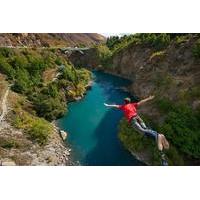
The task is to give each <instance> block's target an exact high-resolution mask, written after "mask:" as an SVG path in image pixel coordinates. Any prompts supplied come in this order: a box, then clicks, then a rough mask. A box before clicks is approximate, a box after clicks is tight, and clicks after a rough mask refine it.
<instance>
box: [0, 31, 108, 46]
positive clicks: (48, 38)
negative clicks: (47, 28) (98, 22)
mask: <svg viewBox="0 0 200 200" xmlns="http://www.w3.org/2000/svg"><path fill="white" fill-rule="evenodd" d="M104 42H105V37H104V36H102V35H100V34H97V33H1V34H0V47H6V46H26V47H50V46H51V47H67V46H91V45H94V44H100V43H104Z"/></svg>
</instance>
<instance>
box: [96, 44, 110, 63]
mask: <svg viewBox="0 0 200 200" xmlns="http://www.w3.org/2000/svg"><path fill="white" fill-rule="evenodd" d="M97 52H98V58H99V60H100V62H101V63H102V65H108V64H109V61H110V58H111V56H112V52H111V51H110V50H109V48H108V47H107V46H106V45H98V46H97Z"/></svg>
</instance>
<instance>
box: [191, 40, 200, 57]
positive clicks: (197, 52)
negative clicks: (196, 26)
mask: <svg viewBox="0 0 200 200" xmlns="http://www.w3.org/2000/svg"><path fill="white" fill-rule="evenodd" d="M192 53H193V56H194V57H195V58H200V40H198V41H197V43H196V44H195V45H194V47H193V49H192Z"/></svg>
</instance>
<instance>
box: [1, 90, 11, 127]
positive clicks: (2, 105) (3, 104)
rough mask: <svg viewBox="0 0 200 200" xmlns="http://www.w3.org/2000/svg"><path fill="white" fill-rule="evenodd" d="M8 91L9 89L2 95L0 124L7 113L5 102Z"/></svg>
mask: <svg viewBox="0 0 200 200" xmlns="http://www.w3.org/2000/svg"><path fill="white" fill-rule="evenodd" d="M9 90H10V87H8V88H7V90H6V92H5V94H4V97H3V100H2V103H1V109H2V113H1V115H0V123H1V122H2V121H3V119H4V117H5V115H6V114H7V111H8V108H7V105H6V102H7V97H8V93H9ZM0 126H1V125H0Z"/></svg>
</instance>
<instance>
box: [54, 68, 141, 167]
mask: <svg viewBox="0 0 200 200" xmlns="http://www.w3.org/2000/svg"><path fill="white" fill-rule="evenodd" d="M93 78H94V82H93V85H92V89H91V90H88V92H87V94H86V95H85V97H84V98H83V99H81V100H80V101H77V102H72V103H69V105H68V112H67V113H66V115H65V116H64V117H62V118H61V119H59V120H58V121H57V124H58V126H59V127H60V128H61V129H62V130H65V131H67V132H68V137H67V141H66V142H67V144H68V145H70V147H71V149H72V152H71V153H72V157H73V160H75V161H76V162H77V164H79V165H87V166H134V165H143V163H141V162H140V161H138V160H137V159H136V158H135V157H134V156H133V155H131V154H130V152H129V151H127V150H126V149H125V148H124V147H123V145H122V143H121V142H120V140H119V138H118V124H119V121H120V119H121V118H122V116H123V115H122V113H121V111H119V110H117V109H112V108H106V107H105V106H104V105H103V103H104V102H107V103H116V104H121V103H123V98H124V97H126V96H129V94H128V93H127V92H125V91H124V90H123V89H122V88H124V87H126V86H128V85H129V84H130V82H129V81H128V80H126V79H122V78H119V77H116V76H113V75H109V74H106V73H103V72H97V71H94V72H93Z"/></svg>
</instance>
